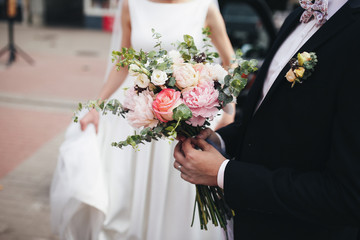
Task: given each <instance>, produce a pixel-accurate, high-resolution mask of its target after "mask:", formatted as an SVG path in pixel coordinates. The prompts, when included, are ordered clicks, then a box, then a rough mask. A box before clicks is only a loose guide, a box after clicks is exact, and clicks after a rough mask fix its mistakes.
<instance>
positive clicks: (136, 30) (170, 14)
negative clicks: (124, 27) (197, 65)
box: [129, 0, 211, 51]
mask: <svg viewBox="0 0 360 240" xmlns="http://www.w3.org/2000/svg"><path fill="white" fill-rule="evenodd" d="M210 3H211V0H190V1H187V2H182V3H158V2H152V1H149V0H129V10H130V19H131V44H132V47H133V48H134V49H136V50H140V49H143V50H144V51H150V50H153V49H154V46H155V44H156V40H155V39H154V38H153V37H152V31H151V29H155V31H156V32H157V33H160V34H161V35H162V37H161V39H160V40H161V42H162V48H164V49H166V50H170V49H174V46H172V45H171V44H172V43H176V42H177V41H182V40H183V35H184V34H188V35H191V36H192V37H194V41H195V44H196V46H197V47H198V48H201V46H202V28H203V27H204V26H205V19H206V15H207V12H208V8H209V5H210Z"/></svg>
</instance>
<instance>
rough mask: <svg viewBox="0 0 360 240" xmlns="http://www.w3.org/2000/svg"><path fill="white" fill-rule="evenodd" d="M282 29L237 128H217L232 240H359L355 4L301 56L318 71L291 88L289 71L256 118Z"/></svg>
mask: <svg viewBox="0 0 360 240" xmlns="http://www.w3.org/2000/svg"><path fill="white" fill-rule="evenodd" d="M302 12H303V10H302V9H300V8H299V9H296V10H295V11H294V12H293V13H292V14H290V16H289V17H288V18H287V20H286V21H285V22H284V24H283V27H282V28H281V29H280V31H279V34H278V37H277V40H276V41H275V43H274V45H273V47H272V49H271V50H270V52H269V54H268V56H267V58H266V59H265V61H264V64H263V66H262V68H261V69H260V70H259V73H258V76H257V79H256V81H255V83H254V85H253V87H252V89H251V91H250V93H249V96H248V100H247V103H246V107H245V112H244V119H243V122H242V124H241V125H240V124H238V123H234V124H232V125H229V126H227V127H225V128H223V129H220V130H219V131H218V132H219V133H220V135H221V136H222V138H223V139H224V141H225V144H226V150H227V153H228V154H229V155H230V156H232V157H233V159H234V160H233V161H230V162H229V163H228V165H227V167H226V169H225V177H224V191H225V198H226V201H227V202H228V204H229V206H230V207H231V208H232V209H234V210H235V214H236V216H235V226H234V229H235V239H240V240H248V239H251V240H253V239H255V240H256V239H276V240H281V239H286V240H293V239H304V240H310V239H316V240H319V239H326V240H327V239H339V240H347V239H349V240H350V239H356V236H357V234H358V231H359V226H360V100H359V96H360V1H359V0H353V1H352V0H350V1H348V2H347V3H346V4H345V5H344V6H343V7H342V8H341V9H340V10H339V11H338V12H337V13H336V14H335V15H334V16H333V17H331V18H330V19H329V21H327V22H326V23H325V24H324V25H323V26H322V27H321V28H320V29H319V30H318V31H317V32H316V33H315V34H314V35H313V36H312V37H311V38H310V39H309V41H308V42H307V43H305V44H304V46H302V47H301V49H300V50H299V52H303V51H307V52H315V53H316V54H317V56H318V64H317V66H316V67H315V72H313V74H312V75H311V77H310V78H308V79H307V80H304V81H303V83H302V84H296V85H295V86H294V87H293V88H291V83H289V82H288V81H287V80H286V79H285V77H284V76H285V74H286V72H287V71H288V70H289V66H286V67H285V68H284V69H283V70H282V72H281V73H280V74H279V76H278V78H277V79H276V81H275V83H274V84H273V86H272V87H271V89H270V91H269V92H268V94H267V96H266V98H265V99H264V101H263V103H262V104H261V105H260V107H259V109H258V110H257V111H256V112H255V107H256V105H257V103H258V101H259V97H260V95H261V91H262V86H263V82H264V78H265V76H266V73H267V71H268V67H269V64H270V62H271V59H272V58H273V56H274V54H275V53H276V51H277V50H278V48H279V46H280V45H281V43H282V42H283V41H284V40H285V39H286V37H287V36H288V35H289V34H290V33H291V31H292V30H293V29H294V28H295V27H296V26H297V25H298V22H299V18H300V16H301V13H302Z"/></svg>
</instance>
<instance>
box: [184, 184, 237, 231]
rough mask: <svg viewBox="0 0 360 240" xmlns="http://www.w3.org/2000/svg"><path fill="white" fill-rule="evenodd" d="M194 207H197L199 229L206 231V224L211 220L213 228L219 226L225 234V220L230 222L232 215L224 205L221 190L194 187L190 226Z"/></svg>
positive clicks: (208, 187) (200, 186) (212, 187)
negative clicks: (194, 194) (194, 195)
mask: <svg viewBox="0 0 360 240" xmlns="http://www.w3.org/2000/svg"><path fill="white" fill-rule="evenodd" d="M196 205H197V207H198V212H199V218H200V228H201V229H205V230H207V223H208V222H209V221H210V220H211V221H212V223H213V224H214V225H215V226H218V225H220V227H221V228H222V229H224V231H225V232H226V231H227V220H230V219H231V217H233V216H234V214H233V212H232V211H231V209H230V208H229V207H228V206H227V205H226V203H225V200H224V196H223V194H222V189H221V188H219V187H214V186H204V185H196V197H195V206H194V211H193V219H192V224H191V226H193V223H194V218H195V211H196V210H195V209H196Z"/></svg>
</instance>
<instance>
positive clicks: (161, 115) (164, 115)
mask: <svg viewBox="0 0 360 240" xmlns="http://www.w3.org/2000/svg"><path fill="white" fill-rule="evenodd" d="M180 97H181V93H180V92H179V91H175V90H174V89H171V88H166V89H163V90H161V92H159V93H158V95H157V96H156V99H155V101H154V102H153V104H152V107H153V109H154V112H155V114H156V117H157V118H158V119H159V120H160V121H161V122H168V121H171V120H174V119H173V109H174V108H176V107H178V106H179V105H180V104H181V103H182V100H181V98H180Z"/></svg>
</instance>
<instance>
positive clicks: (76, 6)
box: [0, 0, 297, 31]
mask: <svg viewBox="0 0 360 240" xmlns="http://www.w3.org/2000/svg"><path fill="white" fill-rule="evenodd" d="M118 1H119V0H17V3H18V7H17V10H18V14H17V16H16V20H17V21H18V22H22V23H24V24H31V25H35V26H44V25H45V26H66V27H84V28H93V29H103V30H106V31H111V26H112V21H113V16H114V13H115V11H116V5H117V3H118ZM239 1H240V0H219V5H220V8H222V7H223V6H224V5H226V4H227V3H229V2H239ZM264 1H265V2H266V3H267V4H268V6H269V7H270V9H271V10H273V11H274V12H275V11H277V10H280V11H285V10H287V9H289V8H291V6H292V5H293V4H294V3H295V2H297V0H264ZM7 2H8V0H0V21H4V20H6V18H7V17H6V8H7Z"/></svg>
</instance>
